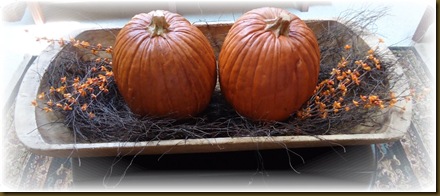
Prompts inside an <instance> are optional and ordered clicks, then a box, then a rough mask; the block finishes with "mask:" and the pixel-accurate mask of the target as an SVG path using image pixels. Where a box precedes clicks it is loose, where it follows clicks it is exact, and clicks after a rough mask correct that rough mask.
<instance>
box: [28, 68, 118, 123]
mask: <svg viewBox="0 0 440 196" xmlns="http://www.w3.org/2000/svg"><path fill="white" fill-rule="evenodd" d="M89 63H90V64H92V66H90V67H87V68H86V69H87V71H86V73H85V74H84V75H79V74H78V75H75V76H74V77H73V75H71V76H69V77H67V76H62V77H60V78H59V79H56V81H57V82H53V85H51V86H50V87H49V89H48V90H46V91H43V92H41V93H39V94H38V95H37V99H35V100H33V101H32V103H31V104H32V105H33V106H35V107H38V108H40V109H42V110H44V111H45V112H53V111H59V112H62V113H63V112H83V113H84V114H86V115H87V116H88V118H90V119H93V118H95V116H96V115H95V113H94V111H93V110H90V109H89V108H90V107H89V106H90V105H92V104H93V103H94V101H95V100H96V99H98V98H99V97H100V96H102V95H106V94H108V93H109V91H110V90H111V89H110V86H112V83H113V82H114V78H113V72H112V71H111V66H110V64H111V62H110V61H94V62H89ZM83 68H85V67H83Z"/></svg>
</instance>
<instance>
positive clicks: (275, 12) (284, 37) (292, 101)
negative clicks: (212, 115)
mask: <svg viewBox="0 0 440 196" xmlns="http://www.w3.org/2000/svg"><path fill="white" fill-rule="evenodd" d="M319 63H320V50H319V47H318V42H317V39H316V37H315V35H314V33H313V31H312V30H311V29H310V28H308V27H307V25H306V24H305V23H304V22H303V21H302V20H301V19H300V18H298V17H297V16H295V15H293V14H291V13H289V12H288V11H286V10H283V9H279V8H269V7H264V8H259V9H254V10H251V11H249V12H247V13H245V14H244V15H242V16H241V17H240V18H239V19H238V20H237V21H236V22H235V23H234V25H233V26H232V27H231V29H230V30H229V32H228V35H227V36H226V38H225V41H224V43H223V46H222V48H221V52H220V55H219V76H220V87H221V90H222V93H223V95H224V96H225V98H226V99H227V101H228V102H229V103H231V105H232V106H233V107H234V108H235V110H236V111H237V112H238V113H239V114H241V115H242V116H245V117H248V118H251V119H253V120H263V121H272V120H274V121H280V120H284V119H286V118H288V117H289V116H290V114H292V113H294V112H295V111H297V110H298V109H299V108H300V107H301V105H302V104H304V103H305V102H306V101H307V100H308V99H309V98H310V96H311V95H312V94H313V91H314V89H315V86H316V84H317V82H318V74H319Z"/></svg>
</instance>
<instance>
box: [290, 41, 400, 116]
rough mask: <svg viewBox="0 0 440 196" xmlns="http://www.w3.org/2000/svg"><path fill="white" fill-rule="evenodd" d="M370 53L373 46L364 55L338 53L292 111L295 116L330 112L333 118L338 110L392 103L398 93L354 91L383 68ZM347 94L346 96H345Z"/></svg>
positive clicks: (382, 106)
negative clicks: (308, 95)
mask: <svg viewBox="0 0 440 196" xmlns="http://www.w3.org/2000/svg"><path fill="white" fill-rule="evenodd" d="M344 49H345V51H349V50H350V49H351V46H350V45H345V46H344ZM374 53H375V51H374V50H373V49H370V50H368V51H367V52H366V56H365V58H364V59H350V58H351V56H350V55H348V56H347V57H342V58H341V59H340V61H339V62H338V63H337V65H336V66H335V68H332V70H331V72H330V73H329V74H330V76H329V77H328V78H327V79H323V80H322V81H321V82H319V83H318V85H317V86H316V88H315V92H314V95H313V96H312V97H311V98H310V99H309V101H308V102H307V103H306V104H305V106H304V107H303V108H302V109H301V110H299V111H298V112H297V113H296V116H298V117H299V118H300V119H306V118H310V117H319V118H322V119H327V118H329V117H330V116H333V117H335V118H336V117H338V115H337V114H339V113H340V112H343V111H345V112H348V111H350V110H352V109H353V108H358V107H363V108H365V109H373V108H378V109H384V108H387V107H394V106H395V104H396V103H397V102H398V100H401V99H402V97H401V96H400V97H398V96H396V95H395V93H392V92H390V93H389V96H383V95H382V97H381V96H379V95H377V94H375V93H374V92H371V93H368V92H363V93H364V95H362V94H361V95H357V94H359V93H362V92H358V90H357V89H360V88H362V87H363V86H368V85H371V84H368V82H366V79H367V78H368V77H369V74H371V73H370V72H381V71H383V69H382V66H381V61H380V60H379V59H378V58H377V57H376V56H375V54H374ZM364 80H365V81H364ZM348 94H350V96H349V98H348V99H347V95H348ZM401 109H402V110H403V109H404V108H401Z"/></svg>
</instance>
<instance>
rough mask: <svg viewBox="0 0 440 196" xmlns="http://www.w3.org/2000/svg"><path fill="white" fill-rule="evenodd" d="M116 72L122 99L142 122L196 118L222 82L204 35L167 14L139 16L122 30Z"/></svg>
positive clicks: (175, 15)
mask: <svg viewBox="0 0 440 196" xmlns="http://www.w3.org/2000/svg"><path fill="white" fill-rule="evenodd" d="M112 66H113V72H114V77H115V81H116V85H117V87H118V90H119V92H120V94H121V95H122V96H123V98H124V100H125V101H126V102H127V104H128V106H129V107H130V109H131V110H132V111H133V112H134V113H136V114H139V115H141V116H145V115H149V116H154V117H172V118H185V117H190V116H193V115H196V114H197V113H199V112H201V111H202V110H203V109H205V108H206V107H207V105H208V104H209V102H210V99H211V95H212V93H213V91H214V87H215V82H216V77H217V76H216V62H215V57H214V51H213V49H212V48H211V46H210V44H209V41H208V40H207V38H206V37H205V36H204V34H203V33H202V32H201V31H200V30H199V29H197V28H196V27H195V26H193V25H191V23H190V22H189V21H187V20H186V19H185V18H184V17H182V16H180V15H179V14H175V13H171V12H168V11H162V10H158V11H152V12H150V13H148V14H145V13H142V14H138V15H136V16H134V17H133V18H132V19H131V20H130V21H129V22H128V23H127V24H126V25H125V26H124V27H123V28H122V29H121V31H120V32H119V34H118V35H117V37H116V42H115V45H114V51H113V65H112Z"/></svg>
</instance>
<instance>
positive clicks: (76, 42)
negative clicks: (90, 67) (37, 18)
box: [36, 37, 113, 55]
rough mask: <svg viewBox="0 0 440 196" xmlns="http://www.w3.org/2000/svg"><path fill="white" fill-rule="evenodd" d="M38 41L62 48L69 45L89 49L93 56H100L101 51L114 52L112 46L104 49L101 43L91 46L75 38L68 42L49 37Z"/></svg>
mask: <svg viewBox="0 0 440 196" xmlns="http://www.w3.org/2000/svg"><path fill="white" fill-rule="evenodd" d="M36 41H37V42H39V41H47V43H50V44H54V43H57V44H58V45H59V46H60V47H63V46H65V45H67V44H71V45H72V46H74V47H76V48H80V49H89V50H90V52H91V53H92V54H94V55H98V52H100V51H105V52H106V53H109V54H111V53H112V52H113V47H112V46H107V47H104V46H102V44H100V43H98V44H96V45H91V44H90V43H89V42H87V41H81V40H77V39H75V38H70V39H68V40H65V39H63V38H60V39H50V38H47V37H41V38H37V39H36Z"/></svg>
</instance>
